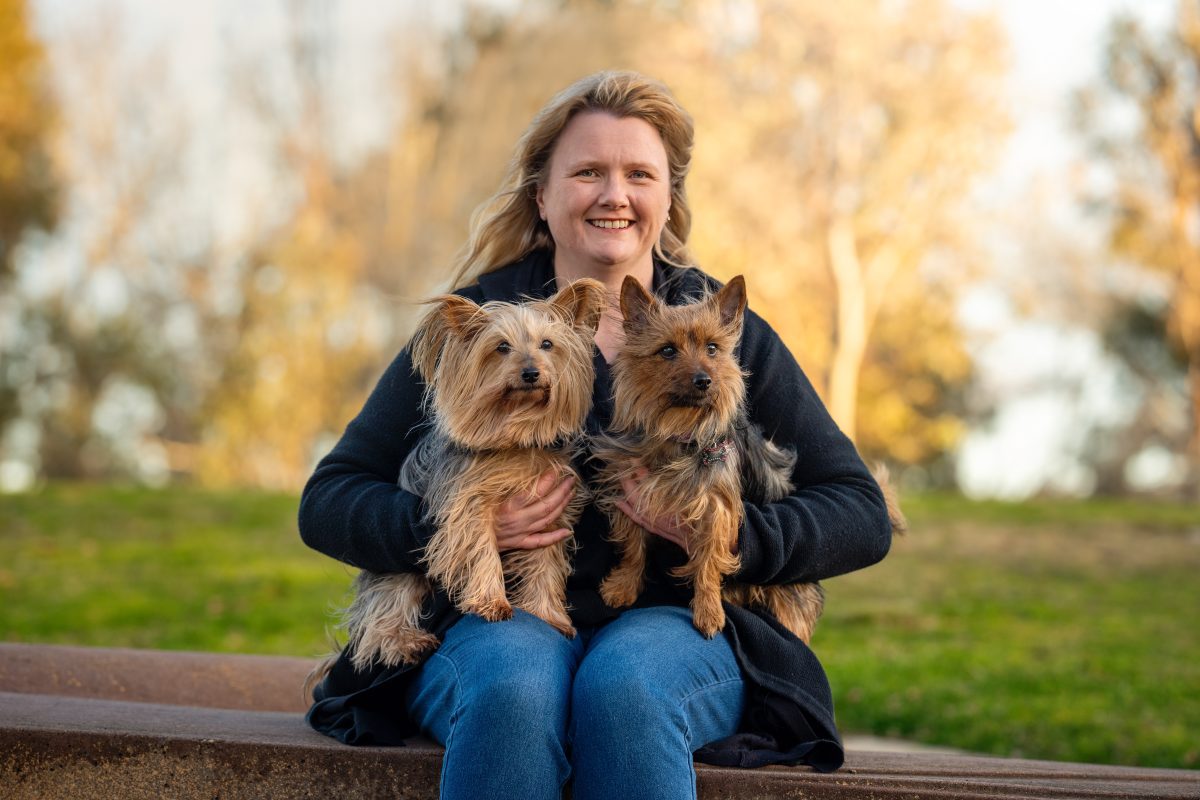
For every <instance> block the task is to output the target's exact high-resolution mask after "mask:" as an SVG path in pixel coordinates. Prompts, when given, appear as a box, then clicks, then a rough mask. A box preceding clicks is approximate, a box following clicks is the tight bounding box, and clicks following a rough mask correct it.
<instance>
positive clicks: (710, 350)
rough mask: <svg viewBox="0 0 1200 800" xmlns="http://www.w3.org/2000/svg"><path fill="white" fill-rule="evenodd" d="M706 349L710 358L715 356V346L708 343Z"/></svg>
mask: <svg viewBox="0 0 1200 800" xmlns="http://www.w3.org/2000/svg"><path fill="white" fill-rule="evenodd" d="M706 349H707V350H708V354H709V355H710V356H715V355H716V354H717V346H716V345H715V344H713V343H712V342H709V343H708V347H707V348H706Z"/></svg>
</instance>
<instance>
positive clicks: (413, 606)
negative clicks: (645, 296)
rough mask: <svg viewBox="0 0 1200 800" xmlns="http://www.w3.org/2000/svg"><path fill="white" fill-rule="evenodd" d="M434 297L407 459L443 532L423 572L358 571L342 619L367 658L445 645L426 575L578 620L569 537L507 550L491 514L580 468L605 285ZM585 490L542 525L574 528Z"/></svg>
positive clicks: (470, 598)
mask: <svg viewBox="0 0 1200 800" xmlns="http://www.w3.org/2000/svg"><path fill="white" fill-rule="evenodd" d="M431 302H432V303H433V309H432V310H431V311H430V312H429V314H427V315H426V317H425V319H424V321H423V322H422V324H421V326H420V328H419V329H418V332H417V334H416V336H415V337H414V339H413V344H412V354H413V363H414V368H415V369H416V370H417V371H418V372H419V373H420V375H421V376H422V377H423V378H424V380H425V381H426V384H427V387H428V393H427V404H428V407H429V409H430V410H431V412H432V417H433V427H432V430H431V431H430V432H429V433H428V434H427V435H426V436H425V438H424V439H422V441H421V442H420V444H419V445H418V446H417V448H416V449H415V450H414V451H413V453H412V454H410V456H409V457H408V459H407V460H406V461H405V463H404V465H403V467H402V469H401V474H400V485H401V486H402V488H405V489H407V490H408V491H411V492H414V493H415V494H419V495H421V496H422V497H423V498H424V499H425V502H426V505H427V507H428V508H429V513H430V516H431V518H432V522H433V524H434V526H435V527H436V530H437V532H436V533H435V534H434V536H433V538H432V539H431V540H430V542H429V544H428V546H427V547H426V550H425V555H424V563H425V566H426V568H427V572H426V575H420V574H416V573H411V574H376V573H371V572H367V571H363V572H361V573H360V574H359V576H358V578H357V579H356V596H355V599H354V602H353V604H352V605H351V607H350V608H349V609H348V612H347V628H348V631H349V634H350V645H351V647H352V661H353V664H354V666H355V668H356V669H360V670H362V669H365V668H367V667H368V666H370V665H371V664H375V663H380V664H383V665H386V666H396V665H398V664H400V663H410V664H411V663H417V662H419V661H420V660H421V658H422V657H423V656H424V655H425V654H427V653H428V652H429V651H431V650H432V649H433V648H435V647H436V646H437V645H438V640H437V637H436V636H434V635H433V634H432V633H430V632H429V631H426V630H424V629H423V628H422V627H421V624H420V623H421V617H420V614H421V608H422V604H423V602H424V600H425V599H426V597H427V596H428V595H429V593H430V590H431V585H430V581H436V582H437V583H438V584H440V585H441V586H442V587H444V588H445V590H446V592H447V593H448V595H449V596H450V598H451V600H452V601H453V602H454V604H455V605H456V606H457V607H458V608H459V609H460V610H461V611H463V612H464V613H473V614H478V615H479V616H481V617H483V618H484V619H487V620H489V621H496V620H502V619H508V618H510V617H511V616H512V608H513V606H516V607H518V608H521V609H524V610H525V611H528V612H529V613H531V614H534V615H535V616H537V617H539V618H541V619H543V620H545V621H546V622H547V623H549V624H550V625H552V626H554V628H556V629H557V630H559V631H561V632H562V633H563V634H564V635H567V636H574V634H575V629H574V628H573V627H572V625H571V619H570V617H569V616H568V615H567V608H566V600H565V594H566V579H567V576H568V575H569V573H570V562H569V558H568V555H569V550H568V548H569V547H570V546H571V545H570V540H569V539H568V540H566V541H562V542H558V543H556V544H553V545H550V546H547V547H539V548H535V549H532V550H514V551H510V552H507V553H504V554H501V553H500V552H499V551H498V549H497V547H496V535H495V527H494V519H495V515H496V512H497V511H498V509H499V508H500V506H501V505H503V504H504V503H505V502H506V501H507V500H508V499H509V498H510V497H512V496H513V495H514V494H518V493H522V492H526V493H527V492H531V491H532V490H533V489H534V487H535V485H536V484H537V482H538V479H539V477H540V476H541V475H543V474H544V473H545V472H547V471H553V472H555V473H557V474H559V475H560V476H566V475H573V476H574V477H575V479H576V481H577V483H578V481H579V476H578V475H577V474H576V473H575V470H574V468H573V467H572V466H571V459H572V456H573V455H574V454H575V451H576V447H577V444H578V439H579V437H580V435H581V434H582V431H583V423H584V420H585V418H586V417H587V413H588V410H589V408H590V406H591V395H592V383H593V379H594V371H593V367H592V353H593V337H594V335H595V332H596V327H597V325H598V324H599V320H600V314H601V312H602V311H603V309H604V305H605V294H604V287H603V285H602V284H600V283H599V282H597V281H592V280H582V281H577V282H575V283H573V284H571V285H569V286H568V287H566V288H564V289H563V290H561V291H560V292H558V294H556V295H555V296H554V297H552V298H551V299H549V300H546V301H528V302H525V303H519V304H516V303H498V302H490V303H485V304H483V305H482V306H478V305H476V304H475V303H473V302H471V301H470V300H467V299H464V298H462V297H459V296H456V295H446V296H443V297H439V298H436V299H435V300H433V301H431ZM586 497H587V495H586V493H585V492H584V491H583V490H582V487H577V490H576V491H575V494H574V496H573V498H572V501H571V502H570V504H569V505H568V507H567V509H566V511H565V512H564V513H563V514H562V516H561V517H560V518H559V519H557V520H556V521H555V522H554V523H553V524H552V526H551V527H550V528H548V530H554V529H556V528H568V529H569V528H571V527H572V526H573V525H574V523H575V522H576V520H577V519H578V518H579V514H580V512H581V511H582V510H583V506H584V505H585V503H586ZM506 583H507V586H506ZM509 587H511V590H512V596H511V597H509V596H508V594H507V588H509Z"/></svg>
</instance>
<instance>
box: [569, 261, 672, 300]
mask: <svg viewBox="0 0 1200 800" xmlns="http://www.w3.org/2000/svg"><path fill="white" fill-rule="evenodd" d="M626 275H632V276H633V277H635V278H637V279H638V281H639V282H640V283H641V284H642V286H645V287H646V289H647V290H650V289H652V288H653V284H654V261H653V260H652V259H650V258H647V259H646V260H645V261H644V262H639V263H637V264H633V265H629V264H614V265H612V266H605V265H597V264H591V263H589V264H573V263H570V262H567V261H565V260H563V259H560V258H559V257H558V254H555V258H554V277H555V278H556V279H557V281H558V285H559V288H561V287H562V286H565V285H566V284H568V283H570V282H572V281H577V280H579V279H580V278H592V279H593V280H597V281H600V282H601V283H603V284H604V288H605V289H607V290H608V293H609V295H610V296H611V297H614V298H616V297H620V296H621V283H622V282H624V280H625V276H626Z"/></svg>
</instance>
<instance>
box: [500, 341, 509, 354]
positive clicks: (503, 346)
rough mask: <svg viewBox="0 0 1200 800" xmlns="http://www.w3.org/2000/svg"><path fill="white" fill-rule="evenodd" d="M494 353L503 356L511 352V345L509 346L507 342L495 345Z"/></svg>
mask: <svg viewBox="0 0 1200 800" xmlns="http://www.w3.org/2000/svg"><path fill="white" fill-rule="evenodd" d="M496 352H497V353H504V354H508V353H511V352H512V345H511V344H509V343H508V342H501V343H500V344H498V345H496Z"/></svg>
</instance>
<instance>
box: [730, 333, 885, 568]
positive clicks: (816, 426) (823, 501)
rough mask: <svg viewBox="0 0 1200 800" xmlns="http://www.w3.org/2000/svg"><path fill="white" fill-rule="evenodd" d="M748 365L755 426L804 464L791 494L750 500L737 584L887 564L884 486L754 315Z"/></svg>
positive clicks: (745, 352)
mask: <svg viewBox="0 0 1200 800" xmlns="http://www.w3.org/2000/svg"><path fill="white" fill-rule="evenodd" d="M741 360H742V364H743V366H744V367H745V368H746V369H748V370H749V372H750V376H749V377H748V378H747V402H748V406H749V412H750V419H751V421H752V422H754V423H756V424H758V425H760V426H761V427H762V429H763V433H764V434H765V435H766V437H767V438H768V439H771V440H772V441H773V442H775V444H777V445H780V446H785V447H791V448H793V449H794V450H795V451H796V456H797V458H796V466H795V469H794V470H793V473H792V483H793V484H794V486H795V488H794V489H793V490H792V493H791V494H790V495H788V496H787V497H785V498H783V499H782V500H780V501H778V502H774V503H767V504H764V505H761V506H759V505H754V504H751V503H745V504H744V506H745V509H744V510H745V513H744V519H743V524H742V530H741V531H740V532H739V537H738V552H739V555H740V558H741V566H740V568H739V570H738V572H737V573H736V575H735V577H736V579H737V580H739V581H742V582H743V583H750V584H778V583H808V582H812V581H817V580H822V579H825V578H831V577H833V576H835V575H841V574H843V573H846V572H852V571H854V570H856V569H861V568H862V567H866V566H869V565H871V564H874V563H876V562H877V561H879V560H880V559H882V558H883V557H884V556H885V555H887V552H888V549H889V548H890V547H891V536H892V529H891V524H890V523H889V521H888V516H887V508H886V505H885V503H884V500H883V493H882V492H881V491H880V489H879V485H878V484H877V483H876V482H875V480H874V478H872V477H871V474H870V472H869V471H868V469H867V467H866V465H864V464H863V461H862V459H861V458H860V457H859V455H858V451H857V450H856V449H855V447H854V444H853V443H852V442H851V441H850V440H849V439H848V438H847V437H846V436H845V434H843V433H842V432H841V431H840V430H839V429H838V427H837V425H836V424H835V423H834V421H833V419H832V418H831V417H830V415H829V412H828V411H827V410H826V408H825V405H824V404H823V403H822V402H821V399H820V397H818V396H817V393H816V391H815V390H814V389H813V387H812V384H811V383H809V381H808V378H807V377H805V375H804V372H803V371H802V370H801V369H800V366H799V364H797V363H796V360H795V359H794V358H793V357H792V354H791V353H790V352H788V349H787V347H786V346H785V345H784V344H783V342H782V341H781V340H780V338H779V336H778V335H777V334H776V333H775V332H774V331H773V330H772V329H771V328H770V326H769V325H767V323H766V322H765V321H763V320H762V318H760V317H758V316H757V315H756V314H753V313H752V312H750V311H747V312H746V322H745V328H744V334H743V339H742V358H741Z"/></svg>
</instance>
